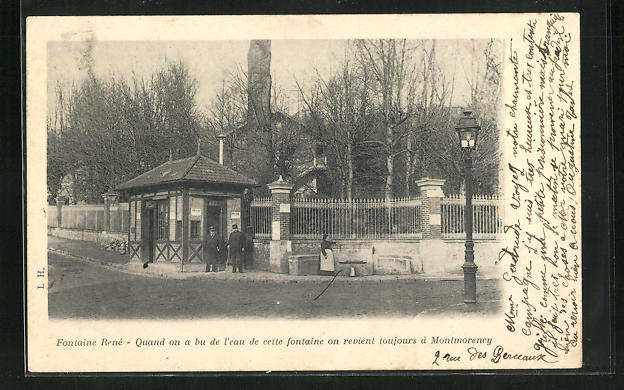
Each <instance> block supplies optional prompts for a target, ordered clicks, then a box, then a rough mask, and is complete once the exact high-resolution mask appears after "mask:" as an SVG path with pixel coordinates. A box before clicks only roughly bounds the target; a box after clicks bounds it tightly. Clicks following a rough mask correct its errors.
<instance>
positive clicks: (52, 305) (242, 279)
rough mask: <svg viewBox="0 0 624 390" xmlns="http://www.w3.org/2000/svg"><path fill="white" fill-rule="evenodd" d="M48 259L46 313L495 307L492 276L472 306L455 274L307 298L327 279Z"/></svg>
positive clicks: (309, 313)
mask: <svg viewBox="0 0 624 390" xmlns="http://www.w3.org/2000/svg"><path fill="white" fill-rule="evenodd" d="M66 241H67V240H66ZM69 242H70V243H71V241H69ZM56 244H58V241H56ZM109 260H110V259H109ZM48 263H49V268H50V273H49V300H48V303H49V316H50V317H53V318H94V319H101V318H206V317H246V316H252V317H282V318H284V317H298V318H317V317H330V316H349V317H369V316H416V315H439V314H452V313H455V314H459V313H467V312H470V313H479V314H487V313H493V312H495V311H497V310H499V309H500V307H501V301H500V291H499V290H498V289H499V286H498V281H496V280H491V279H489V280H485V279H484V280H479V281H478V299H479V303H477V304H476V305H465V304H464V303H463V298H462V293H463V280H461V279H453V280H445V279H423V278H401V277H387V276H386V277H375V276H372V277H365V278H346V277H338V278H336V280H335V281H334V282H333V284H332V285H331V286H330V287H329V288H328V289H327V291H325V293H324V294H323V295H322V296H321V297H320V298H318V299H317V300H314V298H315V297H316V296H318V295H319V294H320V293H321V292H322V291H323V289H324V288H325V287H326V286H327V285H328V284H329V282H330V281H331V277H320V276H313V277H305V276H299V277H289V276H282V275H276V276H279V277H273V275H274V274H266V273H254V272H249V273H245V274H231V273H229V272H228V273H227V274H226V273H216V274H200V275H198V276H200V277H188V278H184V279H173V278H166V277H154V276H153V275H150V276H149V277H148V276H147V275H146V276H141V275H137V274H131V273H127V272H123V271H122V270H117V269H114V268H111V267H104V266H101V265H98V264H94V263H93V262H89V261H84V260H80V259H77V258H75V257H73V256H71V255H64V254H60V253H56V252H49V255H48Z"/></svg>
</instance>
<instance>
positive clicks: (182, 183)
mask: <svg viewBox="0 0 624 390" xmlns="http://www.w3.org/2000/svg"><path fill="white" fill-rule="evenodd" d="M579 42H580V39H579V15H578V14H575V13H543V14H462V15H459V14H437V15H349V16H341V15H331V16H318V15H310V16H159V17H156V16H153V17H150V16H145V17H103V16H100V17H29V18H28V19H27V21H26V61H27V62H26V87H27V95H26V96H27V100H26V113H27V122H26V126H27V127H26V140H27V144H26V151H27V210H28V213H27V263H26V270H27V286H26V287H27V291H26V292H27V302H26V310H27V327H26V332H27V369H28V371H29V372H31V373H50V372H93V373H97V372H129V371H132V372H230V371H257V372H267V371H294V370H297V371H305V370H308V371H343V370H450V369H453V370H456V369H459V370H488V371H492V370H498V369H551V368H579V367H581V365H582V350H583V345H582V318H581V313H582V310H581V308H582V296H581V290H582V276H581V261H582V259H581V246H582V245H581V243H582V237H581V218H582V216H581V174H580V166H581V165H580V164H581V162H580V156H581V155H580V150H581V145H580V131H581V129H580V65H579V64H580V47H579Z"/></svg>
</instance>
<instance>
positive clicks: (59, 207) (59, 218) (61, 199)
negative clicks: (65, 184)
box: [55, 195, 67, 228]
mask: <svg viewBox="0 0 624 390" xmlns="http://www.w3.org/2000/svg"><path fill="white" fill-rule="evenodd" d="M55 200H56V226H57V227H59V228H61V227H63V225H62V223H63V205H64V204H65V202H66V201H67V197H66V196H63V195H59V196H57V197H56V199H55Z"/></svg>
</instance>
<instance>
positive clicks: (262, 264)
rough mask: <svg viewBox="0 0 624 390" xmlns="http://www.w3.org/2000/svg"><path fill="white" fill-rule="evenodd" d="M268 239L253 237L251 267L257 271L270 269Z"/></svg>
mask: <svg viewBox="0 0 624 390" xmlns="http://www.w3.org/2000/svg"><path fill="white" fill-rule="evenodd" d="M269 242H270V240H259V239H254V251H253V264H252V265H251V267H252V268H253V269H256V270H259V271H270V269H271V266H270V258H271V256H270V253H269Z"/></svg>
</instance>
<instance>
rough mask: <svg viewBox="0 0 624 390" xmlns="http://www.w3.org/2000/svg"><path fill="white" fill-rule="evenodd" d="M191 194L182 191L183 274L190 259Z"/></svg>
mask: <svg viewBox="0 0 624 390" xmlns="http://www.w3.org/2000/svg"><path fill="white" fill-rule="evenodd" d="M189 213H190V208H189V194H188V191H187V190H183V191H182V272H184V262H185V261H186V260H187V259H188V252H189Z"/></svg>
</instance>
